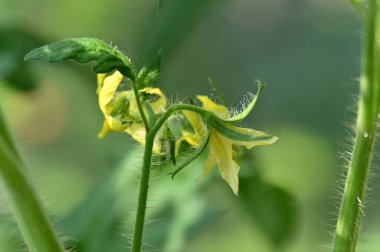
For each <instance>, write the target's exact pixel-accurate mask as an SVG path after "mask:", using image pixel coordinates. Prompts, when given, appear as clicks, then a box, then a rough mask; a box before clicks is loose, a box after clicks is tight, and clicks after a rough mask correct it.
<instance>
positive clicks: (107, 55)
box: [25, 38, 135, 80]
mask: <svg viewBox="0 0 380 252" xmlns="http://www.w3.org/2000/svg"><path fill="white" fill-rule="evenodd" d="M68 59H73V60H75V61H77V62H78V63H87V62H90V61H95V65H94V67H93V70H94V72H95V73H108V72H111V71H112V70H115V69H116V70H118V71H119V72H120V73H122V74H123V75H124V76H127V77H129V78H130V79H132V80H134V79H135V74H134V70H133V67H132V64H131V62H130V59H129V58H128V57H127V56H126V55H125V54H123V53H122V52H121V51H119V50H118V49H116V48H114V47H111V46H109V45H108V44H107V43H105V42H103V41H101V40H98V39H94V38H69V39H63V40H60V41H57V42H53V43H51V44H48V45H44V46H41V47H39V48H37V49H34V50H33V51H31V52H29V53H28V54H27V55H26V56H25V60H26V61H31V60H39V61H45V62H51V63H54V62H59V61H63V60H68Z"/></svg>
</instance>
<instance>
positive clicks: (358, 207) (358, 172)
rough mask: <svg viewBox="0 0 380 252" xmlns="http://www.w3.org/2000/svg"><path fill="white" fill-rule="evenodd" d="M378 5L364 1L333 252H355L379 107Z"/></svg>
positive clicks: (372, 1)
mask: <svg viewBox="0 0 380 252" xmlns="http://www.w3.org/2000/svg"><path fill="white" fill-rule="evenodd" d="M378 12H379V6H378V3H377V0H370V1H368V12H367V16H366V40H365V48H364V55H363V69H362V75H361V79H360V95H359V104H358V115H357V122H356V138H355V143H354V150H353V153H352V157H351V161H350V165H349V169H348V174H347V178H346V184H345V188H344V193H343V201H342V205H341V208H340V212H339V217H338V221H337V225H336V232H335V240H334V245H333V251H334V252H353V251H355V247H356V242H357V238H358V232H359V230H360V225H361V219H362V216H363V211H364V204H365V194H366V187H367V179H368V172H369V169H370V165H371V153H372V151H373V147H374V140H375V134H376V123H377V117H378V111H379V109H378V107H379V97H380V95H379V91H380V83H379V76H378V72H379V71H380V68H379V67H380V65H379V60H380V58H379V56H380V54H379V46H378V45H377V43H376V41H377V40H379V38H380V37H379V35H378V31H377V30H378V28H377V23H378V15H379V13H378Z"/></svg>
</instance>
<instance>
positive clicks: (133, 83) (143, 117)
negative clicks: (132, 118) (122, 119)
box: [131, 80, 150, 132]
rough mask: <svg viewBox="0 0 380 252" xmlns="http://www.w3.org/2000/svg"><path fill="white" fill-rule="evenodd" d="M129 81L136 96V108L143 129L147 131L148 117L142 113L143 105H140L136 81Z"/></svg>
mask: <svg viewBox="0 0 380 252" xmlns="http://www.w3.org/2000/svg"><path fill="white" fill-rule="evenodd" d="M131 82H132V89H133V92H134V94H135V97H136V104H137V108H138V110H139V114H140V116H141V119H142V121H143V124H144V127H145V131H146V132H149V130H150V126H149V122H148V119H147V118H146V116H145V113H144V110H143V107H142V104H141V100H140V95H139V90H138V88H137V85H136V82H135V81H133V80H132V81H131Z"/></svg>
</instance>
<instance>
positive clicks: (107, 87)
mask: <svg viewBox="0 0 380 252" xmlns="http://www.w3.org/2000/svg"><path fill="white" fill-rule="evenodd" d="M100 78H101V77H100ZM122 80H123V75H122V74H121V73H119V72H118V71H116V72H114V73H113V74H112V75H110V76H107V77H105V78H104V81H103V86H102V87H101V88H100V90H99V107H100V110H101V111H102V112H103V114H104V115H107V111H106V105H107V104H108V103H109V102H110V101H111V100H112V98H113V96H114V94H115V92H116V90H117V87H118V86H119V84H120V83H121V81H122Z"/></svg>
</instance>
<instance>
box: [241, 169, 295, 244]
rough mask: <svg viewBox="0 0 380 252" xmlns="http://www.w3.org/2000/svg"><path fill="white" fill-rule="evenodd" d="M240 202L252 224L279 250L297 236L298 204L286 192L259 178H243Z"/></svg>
mask: <svg viewBox="0 0 380 252" xmlns="http://www.w3.org/2000/svg"><path fill="white" fill-rule="evenodd" d="M239 200H240V203H241V204H242V205H243V207H244V208H245V209H246V210H247V213H248V214H249V216H250V217H251V218H252V221H253V222H254V224H255V225H257V227H258V228H260V229H261V230H262V232H263V233H264V234H265V235H266V236H267V237H268V238H269V239H270V240H271V241H272V242H273V244H275V245H276V246H278V247H283V246H284V244H285V242H286V241H287V240H289V239H290V238H291V237H292V236H293V235H294V231H295V228H296V226H297V204H296V203H297V202H296V200H295V198H294V197H293V196H292V195H291V194H289V193H288V192H286V191H285V190H283V189H281V188H279V187H276V186H274V185H271V184H268V183H267V182H265V181H263V180H261V179H260V177H258V176H250V177H242V178H240V186H239Z"/></svg>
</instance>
